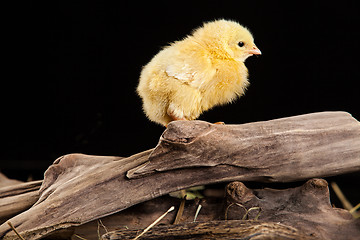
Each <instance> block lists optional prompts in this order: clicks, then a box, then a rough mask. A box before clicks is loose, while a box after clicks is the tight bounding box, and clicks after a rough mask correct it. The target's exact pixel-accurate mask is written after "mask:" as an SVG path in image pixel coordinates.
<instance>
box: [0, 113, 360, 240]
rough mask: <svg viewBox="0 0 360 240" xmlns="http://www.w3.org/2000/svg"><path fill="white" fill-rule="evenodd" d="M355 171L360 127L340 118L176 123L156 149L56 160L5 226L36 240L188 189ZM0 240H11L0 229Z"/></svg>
mask: <svg viewBox="0 0 360 240" xmlns="http://www.w3.org/2000/svg"><path fill="white" fill-rule="evenodd" d="M359 170H360V124H359V122H358V121H356V119H354V118H352V117H351V115H350V114H348V113H345V112H323V113H314V114H307V115H301V116H295V117H289V118H282V119H276V120H271V121H266V122H255V123H248V124H241V125H216V124H210V123H207V122H203V121H176V122H172V123H170V124H169V126H168V128H167V129H166V130H165V132H164V133H163V134H162V136H161V138H160V141H159V144H158V145H157V146H156V147H155V149H150V150H147V151H144V152H142V153H139V154H135V155H133V156H131V157H128V158H121V157H104V156H89V155H83V154H70V155H66V156H63V157H61V158H59V159H58V160H56V161H55V162H54V164H53V165H52V166H50V167H49V169H48V170H47V171H46V173H45V179H44V182H43V184H42V186H41V189H40V192H39V194H40V197H39V200H38V201H37V203H36V204H35V205H34V206H32V207H31V208H30V209H29V210H27V211H25V212H22V213H21V214H19V215H17V216H15V217H13V218H12V219H10V220H9V221H11V222H12V224H13V225H14V226H15V227H16V228H17V230H18V231H19V232H20V233H21V234H23V236H24V237H26V239H38V238H41V237H44V236H48V235H49V234H51V233H53V232H54V231H57V230H60V229H66V228H69V227H73V226H79V225H82V224H85V223H87V222H90V221H93V220H96V219H99V218H101V217H104V216H109V215H111V214H114V213H117V212H119V211H122V210H124V209H126V208H129V207H131V206H133V205H135V204H138V203H141V202H144V201H147V200H150V199H154V198H156V197H158V196H162V195H165V194H167V193H169V192H173V191H176V190H180V189H184V188H189V187H191V186H196V185H205V184H211V183H216V182H229V181H234V180H239V181H263V182H290V181H297V180H303V179H310V178H313V177H323V176H331V175H338V174H344V173H349V172H355V171H359ZM0 237H4V239H12V238H13V237H14V234H13V232H11V230H10V229H9V227H8V226H7V224H5V223H4V224H2V225H1V226H0Z"/></svg>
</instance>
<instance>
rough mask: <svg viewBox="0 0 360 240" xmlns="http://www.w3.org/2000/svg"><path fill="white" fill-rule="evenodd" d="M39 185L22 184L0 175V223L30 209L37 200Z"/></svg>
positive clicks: (35, 182) (33, 183)
mask: <svg viewBox="0 0 360 240" xmlns="http://www.w3.org/2000/svg"><path fill="white" fill-rule="evenodd" d="M41 183H42V181H32V182H28V183H23V182H20V181H16V180H12V179H8V178H7V177H6V176H4V175H3V174H1V173H0V223H3V222H5V221H6V220H7V219H9V218H10V217H13V216H15V215H16V214H18V213H20V212H22V211H25V210H27V209H28V208H30V207H31V206H32V205H33V204H34V203H35V202H36V201H37V200H38V198H39V191H38V190H39V189H40V185H41Z"/></svg>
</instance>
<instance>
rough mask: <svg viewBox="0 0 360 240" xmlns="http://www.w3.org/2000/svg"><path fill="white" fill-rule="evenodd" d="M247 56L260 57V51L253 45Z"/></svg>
mask: <svg viewBox="0 0 360 240" xmlns="http://www.w3.org/2000/svg"><path fill="white" fill-rule="evenodd" d="M249 54H253V55H261V51H260V49H258V48H257V46H256V45H255V44H254V45H253V47H252V49H250V50H249Z"/></svg>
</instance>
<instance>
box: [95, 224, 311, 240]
mask: <svg viewBox="0 0 360 240" xmlns="http://www.w3.org/2000/svg"><path fill="white" fill-rule="evenodd" d="M138 234H139V231H138V230H122V231H114V232H110V233H107V234H104V235H103V236H102V239H103V240H107V239H108V240H110V239H111V240H126V239H134V238H135V237H136V236H137V235H138ZM252 238H254V239H278V240H289V239H294V240H311V239H316V238H314V237H311V236H308V235H305V234H303V233H302V232H301V231H299V230H297V229H296V228H293V227H289V226H286V225H284V224H280V223H272V222H261V221H242V220H231V221H210V222H195V223H185V224H181V225H170V226H169V225H165V226H164V225H163V226H157V227H154V228H153V229H151V230H150V231H149V232H147V233H145V234H144V236H143V237H142V238H141V239H149V240H150V239H154V240H155V239H156V240H168V239H183V240H186V239H206V240H209V239H211V240H231V239H252Z"/></svg>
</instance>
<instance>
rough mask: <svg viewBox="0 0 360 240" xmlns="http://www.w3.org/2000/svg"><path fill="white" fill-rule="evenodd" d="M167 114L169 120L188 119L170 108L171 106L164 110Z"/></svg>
mask: <svg viewBox="0 0 360 240" xmlns="http://www.w3.org/2000/svg"><path fill="white" fill-rule="evenodd" d="M166 113H167V115H169V117H170V119H171V121H176V120H188V119H186V118H185V117H184V114H183V113H182V112H180V111H178V110H177V111H176V110H173V108H171V106H170V107H169V108H168V110H167V111H166Z"/></svg>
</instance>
